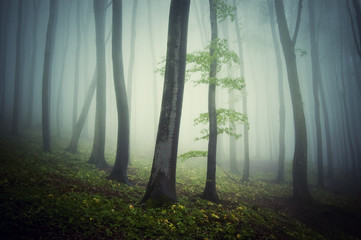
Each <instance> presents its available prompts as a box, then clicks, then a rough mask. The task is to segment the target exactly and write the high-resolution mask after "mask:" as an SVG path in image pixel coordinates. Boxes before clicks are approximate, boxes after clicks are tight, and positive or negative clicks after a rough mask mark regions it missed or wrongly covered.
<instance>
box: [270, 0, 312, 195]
mask: <svg viewBox="0 0 361 240" xmlns="http://www.w3.org/2000/svg"><path fill="white" fill-rule="evenodd" d="M275 8H276V15H277V21H278V30H279V35H280V40H281V44H282V49H283V55H284V58H285V62H286V68H287V76H288V83H289V87H290V92H291V101H292V107H293V120H294V128H295V151H294V155H293V172H292V177H293V197H294V198H295V200H299V201H307V200H309V199H310V198H311V195H310V193H309V190H308V185H307V131H306V121H305V113H304V110H303V101H302V95H301V88H300V83H299V79H298V72H297V63H296V55H295V43H296V39H297V34H298V29H299V24H300V19H301V10H302V0H300V1H299V6H298V15H297V22H296V28H295V32H294V34H293V37H292V39H291V37H290V34H289V31H288V27H287V21H286V16H285V12H284V6H283V0H275Z"/></svg>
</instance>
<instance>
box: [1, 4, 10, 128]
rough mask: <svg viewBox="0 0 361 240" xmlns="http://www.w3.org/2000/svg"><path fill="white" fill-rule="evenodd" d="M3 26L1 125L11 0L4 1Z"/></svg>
mask: <svg viewBox="0 0 361 240" xmlns="http://www.w3.org/2000/svg"><path fill="white" fill-rule="evenodd" d="M3 4H4V6H3V8H2V10H3V11H2V13H1V14H2V26H1V46H0V47H1V51H2V52H1V63H0V64H1V65H0V68H1V69H0V74H1V75H0V126H1V127H2V126H3V120H4V106H5V85H6V84H5V83H6V66H7V64H6V62H7V61H6V59H7V32H8V26H9V24H7V23H8V21H9V8H10V7H9V6H10V4H9V1H5V2H3Z"/></svg>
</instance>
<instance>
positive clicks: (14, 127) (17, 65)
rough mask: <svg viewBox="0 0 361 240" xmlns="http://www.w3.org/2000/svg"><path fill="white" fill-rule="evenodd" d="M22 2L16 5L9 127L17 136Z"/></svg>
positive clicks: (21, 0)
mask: <svg viewBox="0 0 361 240" xmlns="http://www.w3.org/2000/svg"><path fill="white" fill-rule="evenodd" d="M23 4H24V2H23V0H19V3H18V23H17V28H16V29H17V32H16V60H15V61H16V63H15V85H14V105H13V120H12V126H11V133H12V134H14V135H18V134H19V111H20V84H21V83H20V81H21V68H22V67H21V59H20V57H21V56H20V52H21V39H22V32H23V30H22V21H23Z"/></svg>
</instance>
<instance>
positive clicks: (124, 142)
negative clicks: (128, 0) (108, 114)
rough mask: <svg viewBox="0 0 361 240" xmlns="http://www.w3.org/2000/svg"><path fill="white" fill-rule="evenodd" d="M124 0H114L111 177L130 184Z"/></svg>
mask: <svg viewBox="0 0 361 240" xmlns="http://www.w3.org/2000/svg"><path fill="white" fill-rule="evenodd" d="M122 24H123V23H122V0H113V35H112V37H113V41H112V46H113V47H112V57H113V73H114V89H115V97H116V101H117V112H118V140H117V153H116V156H115V163H114V167H113V170H112V172H111V173H110V179H113V180H117V181H118V182H121V183H125V184H128V185H129V181H128V176H127V170H128V162H129V109H128V99H127V91H126V88H125V78H124V67H123V50H122Z"/></svg>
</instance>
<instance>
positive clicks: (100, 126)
mask: <svg viewBox="0 0 361 240" xmlns="http://www.w3.org/2000/svg"><path fill="white" fill-rule="evenodd" d="M106 4H107V0H94V1H93V7H94V16H95V35H96V69H97V84H96V85H97V88H96V90H97V91H96V110H95V131H94V140H93V149H92V153H91V155H90V159H89V161H88V162H89V163H91V164H95V166H96V167H98V168H106V167H108V164H107V162H106V161H105V158H104V151H105V116H106V82H105V80H106V69H105V66H106V65H105V59H106V58H105V20H106Z"/></svg>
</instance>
